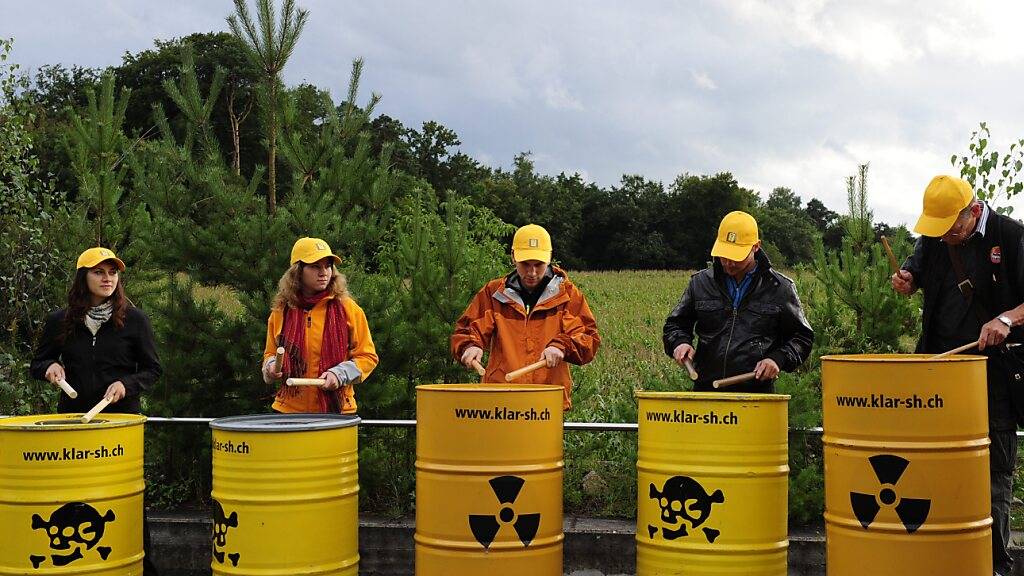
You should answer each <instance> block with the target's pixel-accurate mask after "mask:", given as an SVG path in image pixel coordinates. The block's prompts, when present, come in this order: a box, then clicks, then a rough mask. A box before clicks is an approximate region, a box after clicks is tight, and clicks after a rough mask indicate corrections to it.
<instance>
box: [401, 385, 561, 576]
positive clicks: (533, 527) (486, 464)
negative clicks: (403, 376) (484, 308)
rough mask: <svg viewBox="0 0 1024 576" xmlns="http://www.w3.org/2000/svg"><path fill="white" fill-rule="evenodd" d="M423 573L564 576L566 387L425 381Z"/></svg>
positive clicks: (421, 422)
mask: <svg viewBox="0 0 1024 576" xmlns="http://www.w3.org/2000/svg"><path fill="white" fill-rule="evenodd" d="M416 419H417V421H416V574H417V576H442V575H444V576H481V575H483V576H520V575H523V574H526V575H529V576H561V574H562V541H563V532H562V468H563V460H562V387H561V386H546V385H534V384H522V385H496V384H493V385H492V384H436V385H427V386H417V387H416Z"/></svg>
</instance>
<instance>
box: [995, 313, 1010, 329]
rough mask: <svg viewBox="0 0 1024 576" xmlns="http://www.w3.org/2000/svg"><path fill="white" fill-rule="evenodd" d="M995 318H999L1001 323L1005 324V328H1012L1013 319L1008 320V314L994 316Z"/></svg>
mask: <svg viewBox="0 0 1024 576" xmlns="http://www.w3.org/2000/svg"><path fill="white" fill-rule="evenodd" d="M996 320H999V321H1000V322H1002V323H1003V324H1006V327H1007V328H1013V320H1010V317H1009V316H1005V315H1004V316H1000V317H999V318H996Z"/></svg>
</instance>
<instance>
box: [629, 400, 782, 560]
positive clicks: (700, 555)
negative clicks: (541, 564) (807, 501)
mask: <svg viewBox="0 0 1024 576" xmlns="http://www.w3.org/2000/svg"><path fill="white" fill-rule="evenodd" d="M636 396H637V399H638V401H639V407H638V414H637V420H638V422H639V429H638V434H637V443H638V450H637V530H636V542H637V572H636V573H637V576H668V575H670V574H671V575H676V574H686V575H687V576H691V575H692V576H726V575H735V576H740V575H744V576H785V574H786V570H787V566H786V564H787V557H788V547H789V541H788V537H787V520H788V510H787V503H788V497H789V495H788V488H789V476H788V474H789V464H788V454H789V452H788V413H787V407H788V400H789V396H785V395H778V394H735V393H714V392H637V394H636Z"/></svg>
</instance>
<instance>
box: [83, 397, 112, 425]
mask: <svg viewBox="0 0 1024 576" xmlns="http://www.w3.org/2000/svg"><path fill="white" fill-rule="evenodd" d="M110 402H111V400H110V398H107V397H106V396H104V397H103V398H102V399H101V400H100V401H99V402H97V403H96V405H95V406H93V407H92V410H89V411H88V412H86V413H85V414H83V415H82V423H83V424H88V423H89V422H90V421H92V419H93V418H95V417H96V415H97V414H99V413H100V412H102V411H103V409H104V408H106V407H107V406H108V405H110Z"/></svg>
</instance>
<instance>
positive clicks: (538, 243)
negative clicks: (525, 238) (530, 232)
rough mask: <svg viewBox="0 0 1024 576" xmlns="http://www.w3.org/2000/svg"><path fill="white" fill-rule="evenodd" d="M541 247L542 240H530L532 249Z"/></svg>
mask: <svg viewBox="0 0 1024 576" xmlns="http://www.w3.org/2000/svg"><path fill="white" fill-rule="evenodd" d="M538 246H540V240H538V239H536V238H530V248H536V247H538Z"/></svg>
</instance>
